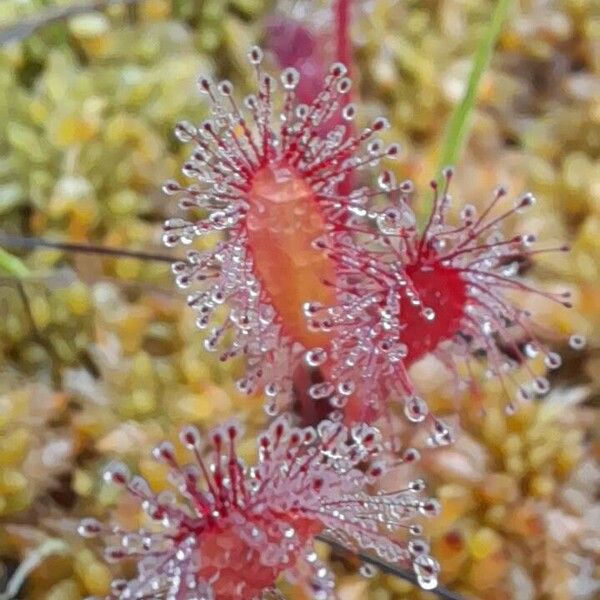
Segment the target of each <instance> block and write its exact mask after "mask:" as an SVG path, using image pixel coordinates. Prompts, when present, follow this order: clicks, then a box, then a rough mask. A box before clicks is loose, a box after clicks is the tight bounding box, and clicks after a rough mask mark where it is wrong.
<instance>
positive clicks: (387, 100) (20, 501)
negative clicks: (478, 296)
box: [0, 0, 600, 600]
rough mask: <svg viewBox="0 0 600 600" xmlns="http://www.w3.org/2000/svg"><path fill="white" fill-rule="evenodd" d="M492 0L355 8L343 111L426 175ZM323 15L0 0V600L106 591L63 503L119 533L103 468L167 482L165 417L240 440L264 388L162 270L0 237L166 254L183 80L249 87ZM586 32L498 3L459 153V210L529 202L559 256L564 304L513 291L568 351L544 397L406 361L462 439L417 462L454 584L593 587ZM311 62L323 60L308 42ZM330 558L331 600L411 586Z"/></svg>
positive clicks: (598, 313) (552, 595) (596, 296)
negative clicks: (513, 395)
mask: <svg viewBox="0 0 600 600" xmlns="http://www.w3.org/2000/svg"><path fill="white" fill-rule="evenodd" d="M82 5H83V6H84V7H86V10H83V11H79V10H75V8H74V7H77V8H79V7H80V6H82ZM493 5H494V2H492V1H490V0H422V1H416V0H404V1H400V0H398V1H395V0H369V1H364V2H359V1H358V0H356V1H355V2H354V19H353V26H352V39H353V44H354V56H355V63H354V65H353V68H352V71H353V76H354V78H355V80H356V85H355V91H354V95H355V100H356V101H357V102H358V103H359V104H360V107H361V111H360V115H361V118H363V119H365V120H366V119H367V118H369V117H372V116H375V115H378V114H385V115H387V116H388V117H389V119H390V121H391V122H392V129H391V131H389V132H388V133H387V134H386V135H387V137H389V139H390V140H391V139H394V140H397V141H400V142H401V144H402V145H403V148H404V150H403V156H402V159H401V160H400V161H399V162H398V163H397V164H395V166H394V168H395V169H396V170H397V173H398V176H399V177H401V178H407V177H409V178H412V179H414V180H415V181H416V182H417V184H418V186H419V187H421V189H425V188H426V184H427V182H428V180H429V179H430V178H431V177H433V176H434V175H435V169H436V165H437V164H438V160H439V154H440V147H441V141H442V139H443V135H444V129H445V126H446V124H447V122H448V118H449V115H450V113H451V110H452V108H453V106H454V105H455V104H456V103H457V101H458V100H459V99H460V97H461V96H462V93H463V90H464V86H465V81H466V78H467V75H468V72H469V68H470V63H471V59H472V55H473V52H474V50H475V49H476V47H477V44H478V42H479V39H480V38H481V35H482V31H483V30H484V28H485V26H486V24H487V22H488V20H489V16H490V14H491V11H492V8H493ZM90 6H95V7H96V8H98V9H99V10H96V11H94V10H90V9H89V7H90ZM326 6H327V2H308V1H297V2H292V1H288V2H266V1H261V0H229V1H227V0H137V1H135V0H134V1H127V0H123V1H121V2H119V1H112V2H110V1H105V2H102V1H97V2H86V1H85V0H63V1H60V0H57V1H51V0H2V2H0V26H1V27H2V28H3V29H1V30H0V40H1V41H2V47H0V248H4V249H5V250H6V251H9V252H11V253H12V254H13V255H15V256H18V257H20V258H21V259H22V263H18V268H16V269H14V268H13V269H10V268H8V267H7V265H8V262H7V261H8V259H9V258H10V257H8V258H7V257H6V256H4V258H3V260H2V261H0V264H4V266H5V268H4V270H3V269H2V268H0V315H1V318H0V598H2V600H7V599H9V598H27V599H32V600H37V599H42V598H45V599H48V600H76V599H79V598H83V597H85V596H87V595H90V594H91V595H102V594H104V593H106V592H107V589H108V585H109V581H110V578H111V574H110V570H109V568H108V567H107V566H106V565H105V564H104V563H103V561H102V559H101V558H100V555H99V554H98V553H97V552H96V549H95V548H93V547H90V546H87V547H86V546H85V545H84V544H83V543H82V541H80V540H79V539H78V538H77V536H76V534H75V529H76V525H77V521H78V519H79V518H80V517H81V516H82V515H93V516H99V517H104V516H106V515H107V514H108V513H109V511H113V513H114V512H117V513H119V514H120V516H121V518H122V519H123V520H125V521H126V522H127V521H129V522H131V523H133V522H135V518H136V515H135V514H133V512H132V507H131V506H129V505H128V501H127V500H126V499H122V498H119V497H118V496H117V495H116V494H115V492H114V491H113V490H112V489H110V488H108V487H106V486H105V485H104V484H103V483H102V478H101V469H102V466H103V465H104V464H105V463H106V461H107V460H108V458H112V457H114V456H115V455H119V456H120V457H121V458H122V459H124V460H125V461H126V462H128V463H129V464H130V465H131V466H132V467H133V468H134V469H135V470H138V471H140V472H141V473H142V474H143V475H144V476H145V477H147V478H148V480H149V481H150V482H151V483H152V485H153V486H154V487H155V488H156V489H160V488H161V486H163V485H164V473H163V471H162V469H161V468H159V467H157V466H156V465H155V464H154V463H152V462H151V461H150V460H149V459H148V458H147V456H148V451H149V449H150V448H151V447H152V445H153V444H154V443H155V442H156V441H157V440H159V439H162V438H164V437H165V436H166V437H174V434H175V432H176V430H177V428H178V427H179V426H180V425H181V424H182V423H188V422H194V423H196V424H198V425H200V426H206V427H207V426H210V425H211V424H212V423H215V422H217V421H219V420H222V419H223V418H225V417H227V416H229V415H231V414H236V415H238V416H239V418H240V419H241V420H242V421H244V422H245V423H246V427H247V429H249V430H250V431H252V430H253V429H255V428H256V427H258V426H259V425H260V424H261V423H263V422H264V418H265V417H264V415H263V413H262V409H261V402H262V400H261V398H251V399H248V398H246V397H240V396H239V395H238V394H237V393H236V392H235V390H234V387H233V384H232V377H231V376H232V372H233V371H235V370H236V369H238V368H239V366H238V365H235V364H232V365H220V364H217V362H216V361H215V360H214V359H213V358H212V357H211V356H210V355H207V354H206V353H205V352H204V350H203V346H202V343H201V340H200V338H199V334H198V332H197V331H196V330H195V327H194V324H193V315H192V314H190V312H189V311H187V310H186V309H185V302H184V301H183V299H182V297H181V296H180V295H178V294H177V292H176V291H175V289H174V286H173V284H172V282H171V278H170V275H169V268H168V263H166V262H161V261H156V260H149V259H139V258H136V257H129V258H123V257H110V256H98V255H89V254H83V253H75V252H72V251H62V250H57V249H41V248H36V249H33V250H22V249H21V250H19V249H15V248H14V247H13V243H14V239H12V238H11V237H10V236H32V237H43V238H45V239H47V240H53V241H59V242H69V243H93V244H102V245H104V246H109V247H112V248H123V249H128V250H136V251H141V252H147V253H155V254H156V253H162V254H166V253H167V252H166V250H164V249H162V247H161V243H160V237H161V223H162V221H163V220H164V218H165V216H166V215H167V214H168V213H169V210H171V209H170V208H169V207H168V206H167V204H166V201H165V198H164V197H163V195H162V193H161V191H160V188H161V184H162V182H163V181H164V180H166V179H167V178H172V177H173V176H176V175H177V174H178V170H179V166H178V165H179V164H180V163H181V162H182V158H183V152H184V150H183V149H182V148H180V146H179V144H177V143H176V141H175V138H174V136H173V134H172V127H173V125H174V123H175V122H176V121H177V120H180V119H183V118H185V119H189V120H197V119H200V118H202V116H203V114H204V110H205V109H204V107H203V105H202V104H201V103H200V102H199V99H198V94H197V92H196V88H195V81H196V77H197V75H198V74H199V73H200V72H208V73H211V74H214V75H215V76H227V77H228V78H230V79H231V80H232V81H234V82H235V83H236V84H237V85H239V86H240V87H241V88H242V89H247V88H248V86H249V85H250V83H251V82H250V80H249V72H248V69H247V68H246V65H245V53H246V50H247V48H248V47H249V46H250V45H251V44H252V43H254V42H256V41H258V42H261V43H263V44H266V45H267V46H272V47H273V48H276V47H277V40H274V39H269V36H273V35H275V34H274V32H276V31H277V28H276V27H275V26H276V25H281V24H282V23H284V24H285V23H289V20H290V19H292V18H297V19H301V20H303V23H304V25H305V26H306V27H307V28H309V29H310V30H311V31H314V32H315V35H316V36H324V38H326V37H327V27H329V23H330V22H329V20H328V19H327V17H326V14H327V13H326V12H319V11H324V10H326ZM50 17H52V18H50ZM269 32H271V33H269ZM599 33H600V6H599V5H598V3H597V2H595V1H594V0H521V1H514V2H512V4H511V6H510V10H509V14H508V17H507V21H506V23H505V26H504V27H503V29H502V32H501V34H500V37H499V40H498V45H497V48H496V50H495V53H494V56H493V60H492V63H491V66H490V68H489V69H488V70H487V72H486V73H485V75H484V78H483V81H482V85H481V89H480V93H479V94H478V97H477V104H476V108H475V111H474V114H473V115H472V127H471V130H470V133H469V136H468V140H467V145H466V148H465V150H464V152H463V153H462V156H461V159H460V160H459V162H458V164H457V167H458V173H457V177H456V179H457V181H456V183H455V186H454V194H455V195H456V196H457V197H458V196H459V197H460V199H461V200H463V201H464V202H467V201H468V202H472V203H474V204H479V205H481V204H482V203H483V202H485V201H486V200H487V199H488V198H489V196H490V191H491V189H492V188H493V187H494V185H495V184H496V183H498V182H502V183H504V184H507V185H508V186H509V189H510V190H511V191H512V192H513V193H514V194H515V195H516V194H519V193H520V192H523V191H525V190H530V191H532V192H533V193H534V194H535V195H536V196H537V197H538V198H539V202H538V203H537V205H536V207H535V209H533V210H532V211H530V212H529V213H528V214H527V215H526V216H522V217H520V218H519V220H518V222H515V226H518V229H519V231H525V232H528V233H533V234H535V235H537V236H538V238H539V239H542V240H544V242H545V245H553V244H561V243H563V242H565V241H566V242H568V243H570V244H571V245H572V252H571V253H570V254H568V255H566V256H563V255H561V256H557V255H549V256H548V257H541V258H540V260H539V261H538V262H537V263H536V264H535V265H524V266H523V269H524V270H526V271H527V275H531V276H533V277H535V278H536V279H537V280H538V281H539V282H540V283H539V284H540V285H541V286H542V287H545V288H547V289H562V288H565V287H566V288H567V289H570V290H571V291H572V292H573V294H574V298H575V300H574V304H575V307H574V309H573V310H571V311H566V310H560V309H556V308H555V307H554V306H551V305H549V304H548V303H547V302H545V301H540V300H539V299H535V298H532V299H531V307H530V308H531V310H532V311H533V312H535V314H536V316H537V318H538V320H539V321H541V322H542V323H543V325H544V335H545V337H546V338H547V339H548V340H550V341H551V343H552V344H553V345H554V346H555V347H556V349H557V350H558V351H559V352H561V353H562V354H563V358H564V363H565V364H564V366H563V367H562V369H561V370H559V371H558V372H557V373H555V374H553V385H554V388H553V391H552V392H551V394H550V395H549V396H548V397H546V398H545V399H543V400H541V401H539V402H536V403H532V404H530V405H527V406H525V407H523V408H522V409H521V410H520V411H519V412H518V413H517V414H516V415H514V416H512V417H507V416H506V415H505V414H504V412H503V410H502V405H503V403H504V399H503V398H502V397H501V393H500V390H499V389H497V386H496V385H494V384H493V383H490V384H489V385H488V386H487V387H486V388H485V389H484V393H483V395H482V397H477V398H475V397H471V396H469V395H468V394H465V395H464V397H462V398H457V397H451V396H449V393H448V392H447V389H448V386H447V379H446V378H445V376H444V375H443V373H442V374H439V371H440V370H439V369H437V368H434V367H432V365H431V364H430V363H428V362H427V361H425V362H424V363H423V364H420V365H418V366H417V368H416V371H417V373H416V376H417V377H420V378H421V380H422V386H423V387H424V388H425V389H426V393H427V394H428V397H429V398H431V401H430V403H431V404H434V405H436V406H437V407H438V409H439V410H441V411H445V412H449V413H456V414H457V416H456V420H457V421H458V422H459V423H460V428H461V430H462V431H461V435H460V440H459V442H458V444H457V445H456V447H454V448H451V449H448V450H445V451H443V452H439V453H437V454H435V456H433V457H431V458H429V459H427V460H425V462H424V464H423V465H422V466H421V468H422V469H423V470H425V471H426V473H425V476H426V478H427V479H428V480H429V481H430V482H431V486H432V487H433V488H434V491H435V493H437V494H438V496H439V497H440V499H441V500H442V503H443V506H444V509H445V510H444V512H443V514H442V516H441V517H440V518H439V519H438V520H437V521H436V522H435V523H434V524H433V525H432V527H431V528H430V532H429V533H430V534H431V536H432V538H433V546H434V552H435V554H436V555H437V557H438V558H439V560H440V562H441V563H442V570H443V576H442V580H443V582H444V584H445V585H446V586H448V587H449V588H450V589H452V590H455V591H456V592H458V593H460V594H462V595H463V596H464V598H473V599H481V600H502V599H514V600H534V599H552V600H570V599H573V600H575V599H578V600H586V599H592V598H597V597H598V594H599V593H600V583H599V579H600V572H599V567H598V557H599V556H600V528H599V525H600V507H599V506H598V503H597V500H598V498H597V490H598V486H599V484H600V470H599V468H598V464H597V459H598V456H599V455H600V443H599V438H598V394H599V385H600V352H599V347H600V169H599V168H598V166H599V165H598V162H599V154H600V103H599V98H600V80H599V78H598V70H599V66H600V65H599V61H600V41H599ZM321 51H322V53H323V57H322V58H323V60H324V61H329V60H331V49H330V48H328V46H327V44H326V43H324V44H323V46H322V50H321ZM269 58H270V62H271V64H272V65H276V61H275V59H274V58H273V56H272V55H270V57H269ZM421 200H422V201H425V196H422V197H421ZM457 204H460V203H457ZM573 331H575V332H577V333H580V334H583V335H585V336H586V337H587V340H588V344H587V347H586V349H585V350H584V351H583V352H580V353H574V352H572V350H570V349H569V347H568V345H567V344H566V339H567V338H568V335H569V334H570V333H571V332H573ZM481 403H483V404H484V405H485V406H486V408H487V412H486V415H485V416H483V417H482V416H481V415H480V414H479V411H478V410H477V408H478V406H480V404H481ZM251 450H252V441H251V439H249V441H248V443H247V446H246V447H245V451H246V452H247V453H248V454H250V453H251ZM323 552H324V553H326V552H327V550H326V549H323ZM332 564H333V565H334V568H335V570H336V572H338V573H339V578H340V584H339V589H340V593H339V598H340V599H341V600H355V599H356V600H358V599H360V598H369V599H373V600H392V599H409V598H425V597H428V596H427V594H425V593H423V592H420V591H417V590H415V589H413V588H411V587H410V585H409V584H407V583H405V582H403V581H401V580H398V579H394V578H391V577H387V576H375V577H373V578H371V579H368V580H365V579H362V578H360V577H359V576H358V575H356V569H354V568H353V565H352V564H350V563H347V562H344V561H343V560H341V559H340V558H336V557H335V556H333V557H332ZM5 588H6V591H5V592H4V593H3V592H2V591H1V590H3V589H5ZM286 593H289V596H290V598H300V596H298V595H297V592H295V591H294V590H288V592H286Z"/></svg>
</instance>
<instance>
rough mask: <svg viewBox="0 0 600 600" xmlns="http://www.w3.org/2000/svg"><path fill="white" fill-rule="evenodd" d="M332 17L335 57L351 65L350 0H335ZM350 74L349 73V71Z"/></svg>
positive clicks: (348, 65)
mask: <svg viewBox="0 0 600 600" xmlns="http://www.w3.org/2000/svg"><path fill="white" fill-rule="evenodd" d="M333 18H334V21H335V24H336V31H335V38H336V57H337V60H338V61H340V62H341V63H344V64H345V65H346V67H348V71H350V70H351V67H352V43H351V41H350V0H335V3H334V5H333ZM349 75H350V76H351V73H349Z"/></svg>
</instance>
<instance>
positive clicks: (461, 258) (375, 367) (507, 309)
mask: <svg viewBox="0 0 600 600" xmlns="http://www.w3.org/2000/svg"><path fill="white" fill-rule="evenodd" d="M451 178H452V170H451V169H446V170H445V171H444V185H443V188H442V189H441V190H440V189H438V186H437V184H435V183H432V187H433V189H434V200H433V209H432V212H431V214H430V217H429V221H428V223H427V225H426V227H425V229H424V231H423V232H422V233H420V232H419V231H418V230H417V229H416V227H415V225H414V224H415V222H416V220H415V218H414V215H413V216H412V217H407V216H406V213H407V211H410V208H409V205H410V193H411V191H412V189H413V186H412V184H411V183H410V182H404V183H403V184H401V185H400V186H398V187H397V188H396V190H397V191H398V192H400V193H399V194H398V196H397V200H396V203H397V207H400V208H397V207H395V208H393V209H390V210H391V211H392V212H391V213H388V211H387V210H385V211H383V212H382V213H380V214H379V215H377V216H373V215H367V216H371V217H372V218H374V220H375V221H376V224H377V226H378V234H373V235H372V236H371V238H370V239H368V240H367V241H366V242H365V244H364V248H363V249H361V250H360V251H354V252H353V253H350V252H349V251H348V249H347V248H346V249H345V250H344V251H342V252H340V251H339V245H338V247H336V245H335V244H332V243H331V242H329V243H326V244H323V247H324V249H325V250H326V251H327V252H328V253H329V255H330V256H331V257H332V259H333V260H335V261H336V263H337V264H338V265H339V268H338V271H337V272H338V279H337V281H336V291H337V293H336V298H337V299H338V303H337V304H336V305H333V306H321V305H318V304H314V303H308V304H307V305H306V308H305V313H306V317H307V319H308V323H309V326H310V327H314V328H317V329H319V328H325V329H327V330H328V331H331V330H333V331H335V332H336V334H335V335H334V336H333V337H332V340H333V341H332V348H331V354H332V355H333V356H334V361H333V362H334V364H335V368H334V369H333V370H332V372H331V375H330V380H331V381H333V382H335V381H340V382H346V381H347V380H348V378H349V377H352V374H353V373H356V372H357V371H358V372H360V374H361V377H360V378H358V379H357V380H356V385H355V386H354V387H360V393H359V394H357V395H358V396H359V397H361V398H368V399H370V403H371V409H372V414H374V415H379V414H381V412H382V410H384V406H385V405H384V402H385V399H386V398H387V397H388V396H390V395H392V396H394V397H396V398H400V399H402V402H403V404H404V413H405V415H406V417H407V418H408V420H409V421H412V422H421V421H423V420H426V419H433V417H431V415H430V414H429V412H428V409H427V405H426V403H425V402H424V400H423V399H422V398H420V397H419V396H418V393H417V390H416V389H415V388H414V385H413V383H412V381H411V378H410V375H409V368H410V366H411V365H412V364H414V363H415V362H416V361H418V360H419V359H421V358H422V357H423V356H425V355H435V356H436V357H437V358H438V359H439V360H440V361H441V363H442V364H443V365H445V366H446V367H448V368H449V369H450V371H452V372H454V373H455V374H456V376H457V380H458V383H459V385H460V386H461V387H464V386H466V385H471V384H473V383H475V382H474V380H473V379H465V378H464V376H459V375H458V374H459V372H460V369H459V363H460V362H466V363H467V372H468V373H473V372H474V371H475V369H473V368H472V366H473V365H472V362H473V361H476V360H478V359H480V358H482V357H485V359H486V361H487V370H486V373H485V375H486V376H487V377H488V378H489V377H496V378H498V379H499V381H500V382H501V384H502V387H503V389H504V391H505V393H506V397H507V404H506V407H507V411H509V412H510V411H513V410H515V408H516V405H517V403H518V402H521V401H524V400H528V399H530V398H532V397H533V396H535V395H538V396H539V395H544V394H546V393H547V392H548V391H549V389H550V383H549V380H548V378H547V377H545V376H544V375H539V374H535V373H534V371H533V370H532V368H531V367H530V366H529V364H528V359H532V358H535V357H536V356H538V355H539V354H540V353H542V354H543V356H544V365H545V367H546V368H547V369H550V370H552V369H557V368H559V367H560V366H561V363H562V359H561V356H560V355H559V354H558V353H557V352H554V351H552V350H551V349H550V348H549V347H548V346H547V345H546V344H544V343H543V342H542V341H541V340H540V338H539V336H538V335H537V334H536V327H535V323H534V321H533V319H532V315H531V313H530V311H528V310H527V309H526V308H525V307H523V306H521V305H519V304H517V303H516V301H515V300H514V299H513V298H514V297H515V296H516V294H514V293H515V292H516V293H522V294H523V295H526V294H537V295H540V296H543V297H544V298H547V299H550V300H552V301H555V302H557V303H558V304H561V305H563V306H565V307H570V306H571V304H570V302H569V292H563V293H558V294H552V293H549V292H546V291H543V290H541V289H538V288H536V287H535V286H532V285H531V284H529V283H528V282H527V281H526V280H524V279H523V278H522V277H521V276H520V275H521V274H520V265H521V263H522V262H523V261H524V260H527V259H529V258H531V257H534V256H535V255H537V254H540V253H542V252H565V251H567V250H568V248H567V247H566V246H560V247H556V248H545V249H539V248H536V247H534V243H535V241H536V240H535V236H533V235H531V234H521V235H515V236H513V237H511V238H509V239H506V238H505V237H504V236H503V234H502V231H501V226H502V225H503V224H504V222H505V220H506V219H508V218H509V217H511V216H512V215H514V214H516V213H520V212H522V211H523V210H525V209H527V208H528V207H530V206H532V205H533V204H534V202H535V199H534V197H533V196H532V195H531V194H525V195H524V196H522V197H520V198H518V199H517V200H516V202H515V203H514V206H512V207H511V208H509V209H507V210H505V211H504V212H500V214H496V212H495V208H496V207H497V205H499V204H500V202H501V200H502V199H503V198H505V196H506V190H504V189H503V188H497V189H496V190H495V192H494V194H493V197H492V200H491V201H490V202H489V204H488V205H487V206H486V208H485V209H484V210H483V212H482V213H481V214H480V215H478V214H477V211H476V209H475V207H474V206H471V205H469V206H466V207H464V208H463V209H462V211H461V213H460V221H459V222H458V223H453V222H449V220H448V210H449V208H450V205H451V200H452V199H451V196H450V194H449V189H448V188H449V184H450V181H451ZM382 215H384V219H383V220H384V222H385V224H384V226H382V225H381V216H382ZM407 224H408V225H407ZM569 345H570V346H571V347H572V348H574V349H581V348H582V347H583V346H584V345H585V340H584V338H583V337H582V336H580V335H572V336H571V337H570V339H569ZM523 372H524V374H525V380H523ZM527 377H528V379H527ZM359 408H360V410H358V412H357V414H358V415H360V414H362V415H363V416H364V415H365V414H368V413H365V411H366V410H368V408H369V407H368V401H367V403H363V404H362V405H361V407H359ZM433 420H434V421H435V422H437V423H439V421H437V420H436V419H433ZM438 427H442V428H443V424H442V425H438ZM433 437H434V440H435V435H434V436H433ZM442 439H448V437H447V436H446V435H445V433H444V434H443V435H442Z"/></svg>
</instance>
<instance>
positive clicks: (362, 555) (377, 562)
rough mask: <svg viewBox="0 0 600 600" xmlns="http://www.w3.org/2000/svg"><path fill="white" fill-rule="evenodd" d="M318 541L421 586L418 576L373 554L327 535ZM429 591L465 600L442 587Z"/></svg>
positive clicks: (320, 537) (441, 595) (320, 536)
mask: <svg viewBox="0 0 600 600" xmlns="http://www.w3.org/2000/svg"><path fill="white" fill-rule="evenodd" d="M317 539H318V540H319V541H321V542H323V543H325V544H327V545H328V546H329V547H330V548H331V549H332V550H334V551H335V552H336V553H339V554H342V555H349V554H350V555H352V556H354V557H356V558H358V559H359V560H360V561H361V562H363V563H366V564H369V565H372V566H374V567H376V568H377V569H378V570H379V571H381V572H382V573H385V574H386V575H394V576H395V577H398V578H399V579H404V581H408V582H410V583H412V584H413V585H415V586H417V587H418V586H419V584H418V582H417V576H416V575H415V574H414V573H413V572H411V571H408V570H406V569H400V568H399V567H396V566H395V565H391V564H390V563H387V562H385V561H384V560H381V559H380V558H377V557H376V556H373V555H371V554H367V553H366V552H360V551H358V552H357V551H354V550H351V549H350V548H346V546H344V545H343V544H340V543H339V542H336V541H335V540H332V539H331V538H329V537H327V536H325V535H318V536H317ZM428 591H429V592H430V593H431V594H433V595H435V596H437V597H438V598H443V599H444V600H465V599H464V598H463V597H462V596H460V595H459V594H457V593H456V592H453V591H451V590H449V589H447V588H445V587H443V586H441V585H438V586H437V587H436V588H435V589H433V590H428Z"/></svg>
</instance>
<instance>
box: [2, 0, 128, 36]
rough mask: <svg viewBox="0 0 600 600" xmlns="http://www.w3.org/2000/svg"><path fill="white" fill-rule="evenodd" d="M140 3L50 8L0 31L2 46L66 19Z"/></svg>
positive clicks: (102, 1)
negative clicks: (113, 7) (116, 6)
mask: <svg viewBox="0 0 600 600" xmlns="http://www.w3.org/2000/svg"><path fill="white" fill-rule="evenodd" d="M138 2H140V0H93V1H92V2H85V3H82V4H75V5H72V6H60V7H56V8H49V9H48V10H45V11H43V12H41V13H40V14H39V15H37V16H34V17H30V18H29V19H24V20H22V21H19V22H18V23H15V24H14V25H9V26H8V27H3V28H2V29H0V46H4V45H5V44H8V43H9V42H15V41H20V40H23V39H25V38H27V37H29V36H30V35H32V34H34V33H35V32H36V31H37V30H38V29H42V28H44V27H47V26H48V25H51V24H52V23H56V22H57V21H62V20H64V19H69V18H70V17H75V16H77V15H82V14H85V13H89V12H94V11H97V10H104V9H106V8H108V7H110V6H113V5H115V4H124V5H126V6H128V5H132V4H137V3H138Z"/></svg>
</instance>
